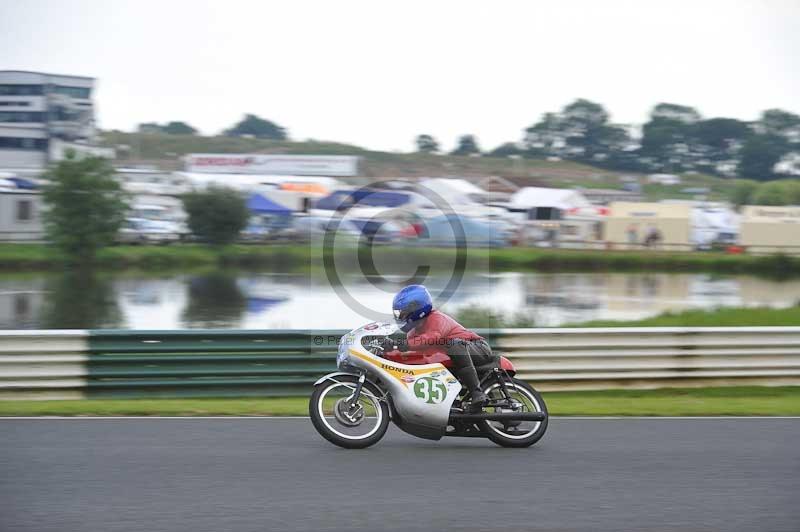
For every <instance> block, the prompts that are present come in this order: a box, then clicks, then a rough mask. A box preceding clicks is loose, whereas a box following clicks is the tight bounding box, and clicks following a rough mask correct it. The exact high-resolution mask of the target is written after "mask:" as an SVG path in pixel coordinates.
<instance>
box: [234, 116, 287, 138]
mask: <svg viewBox="0 0 800 532" xmlns="http://www.w3.org/2000/svg"><path fill="white" fill-rule="evenodd" d="M225 135H226V136H228V137H241V136H243V135H252V136H254V137H256V138H259V139H271V140H286V139H287V138H288V135H287V134H286V130H285V129H284V128H282V127H281V126H279V125H277V124H275V123H274V122H270V121H269V120H264V119H263V118H260V117H258V116H256V115H250V114H248V115H245V117H244V118H243V119H242V120H240V121H239V122H238V123H237V124H236V125H235V126H233V127H232V128H230V129H228V130H226V131H225Z"/></svg>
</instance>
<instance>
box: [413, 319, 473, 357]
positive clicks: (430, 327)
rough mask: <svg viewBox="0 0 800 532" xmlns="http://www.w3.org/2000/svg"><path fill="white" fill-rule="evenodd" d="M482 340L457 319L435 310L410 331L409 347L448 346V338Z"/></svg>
mask: <svg viewBox="0 0 800 532" xmlns="http://www.w3.org/2000/svg"><path fill="white" fill-rule="evenodd" d="M455 339H461V340H482V338H481V337H480V336H478V335H477V334H475V333H474V332H472V331H469V330H467V329H465V328H464V327H462V326H461V324H460V323H458V322H457V321H456V320H454V319H453V318H451V317H450V316H448V315H447V314H444V313H442V312H439V311H438V310H434V311H433V312H431V313H430V315H429V316H428V317H427V318H425V319H424V320H422V323H420V324H419V325H417V326H416V327H414V328H413V329H412V330H411V331H409V333H408V347H409V348H410V349H414V348H417V349H419V348H423V349H424V348H430V347H436V346H444V347H447V346H448V345H449V343H448V340H455Z"/></svg>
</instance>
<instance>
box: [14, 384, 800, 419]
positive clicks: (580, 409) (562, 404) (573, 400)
mask: <svg viewBox="0 0 800 532" xmlns="http://www.w3.org/2000/svg"><path fill="white" fill-rule="evenodd" d="M543 396H544V399H545V401H546V402H547V406H548V409H549V411H550V413H551V414H553V415H559V416H575V415H587V416H608V415H613V416H712V415H714V416H717V415H718V416H744V415H754V416H756V415H757V416H798V415H800V386H782V387H774V388H773V387H756V386H747V387H742V386H739V387H719V388H672V389H668V388H664V389H658V390H602V391H582V392H581V391H576V392H545V393H544V394H543ZM307 413H308V398H306V397H286V398H247V399H152V400H151V399H102V400H101V399H87V400H68V401H0V416H48V415H52V416H126V415H143V416H177V415H185V416H202V415H223V416H224V415H231V416H233V415H236V416H255V415H273V416H297V415H300V416H305V415H307Z"/></svg>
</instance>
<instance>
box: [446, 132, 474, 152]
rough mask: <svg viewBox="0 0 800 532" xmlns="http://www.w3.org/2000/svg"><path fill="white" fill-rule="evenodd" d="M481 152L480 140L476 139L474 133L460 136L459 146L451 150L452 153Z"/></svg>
mask: <svg viewBox="0 0 800 532" xmlns="http://www.w3.org/2000/svg"><path fill="white" fill-rule="evenodd" d="M480 152H481V150H480V148H479V147H478V141H477V140H475V137H474V136H473V135H462V136H461V137H459V138H458V146H456V149H455V150H453V151H451V152H450V155H472V154H473V153H480Z"/></svg>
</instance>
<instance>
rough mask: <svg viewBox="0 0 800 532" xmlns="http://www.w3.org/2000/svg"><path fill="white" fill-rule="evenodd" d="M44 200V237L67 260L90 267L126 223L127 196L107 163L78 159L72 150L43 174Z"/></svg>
mask: <svg viewBox="0 0 800 532" xmlns="http://www.w3.org/2000/svg"><path fill="white" fill-rule="evenodd" d="M46 178H47V179H48V180H49V184H48V185H46V186H45V187H44V194H43V199H44V203H45V205H46V207H47V209H46V210H45V211H44V214H43V217H44V223H45V230H46V232H47V237H48V238H49V239H50V241H51V242H53V243H54V244H55V245H56V246H57V247H58V248H59V249H61V250H62V251H63V252H64V253H65V254H66V255H67V257H68V258H69V259H70V260H71V261H73V262H77V263H81V264H87V265H88V264H91V263H92V262H93V261H94V258H95V256H96V254H97V251H98V250H99V249H101V248H103V247H104V246H107V245H109V244H111V243H112V242H113V241H114V237H115V236H116V234H117V231H119V228H120V227H121V226H122V223H123V221H124V220H125V213H126V212H127V210H128V196H127V194H126V193H125V192H124V191H123V190H122V186H121V185H120V183H119V181H117V180H116V179H115V178H114V168H113V167H112V166H111V163H110V162H109V160H108V159H104V158H102V157H86V158H82V159H79V158H78V157H77V155H76V153H75V151H73V150H69V151H68V152H67V153H66V158H65V159H64V160H63V161H61V162H60V163H58V164H57V165H56V166H55V167H54V168H53V169H52V170H50V171H49V172H48V173H47V174H46Z"/></svg>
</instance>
